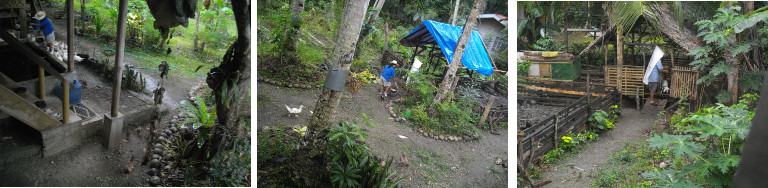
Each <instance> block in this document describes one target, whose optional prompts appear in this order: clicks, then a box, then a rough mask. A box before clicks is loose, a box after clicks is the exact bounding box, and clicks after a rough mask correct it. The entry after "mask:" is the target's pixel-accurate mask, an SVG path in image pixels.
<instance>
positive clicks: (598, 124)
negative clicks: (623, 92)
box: [589, 105, 619, 131]
mask: <svg viewBox="0 0 768 188" xmlns="http://www.w3.org/2000/svg"><path fill="white" fill-rule="evenodd" d="M614 106H616V105H614ZM612 109H618V107H616V108H612ZM618 119H619V116H618V114H617V111H616V110H612V111H611V113H608V112H605V111H603V110H597V111H595V113H592V115H591V116H590V117H589V126H590V127H591V128H592V129H595V130H598V131H606V130H611V129H613V127H614V124H613V123H614V122H615V121H616V120H618Z"/></svg>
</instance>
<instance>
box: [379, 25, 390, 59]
mask: <svg viewBox="0 0 768 188" xmlns="http://www.w3.org/2000/svg"><path fill="white" fill-rule="evenodd" d="M388 46H389V22H384V48H381V61H379V62H384V61H385V59H384V57H385V56H384V55H385V54H386V53H387V49H389V48H388Z"/></svg>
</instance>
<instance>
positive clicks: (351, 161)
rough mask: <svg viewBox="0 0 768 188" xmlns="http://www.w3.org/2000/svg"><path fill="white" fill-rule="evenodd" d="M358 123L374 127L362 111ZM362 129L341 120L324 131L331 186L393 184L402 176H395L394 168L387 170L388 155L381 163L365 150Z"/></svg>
mask: <svg viewBox="0 0 768 188" xmlns="http://www.w3.org/2000/svg"><path fill="white" fill-rule="evenodd" d="M361 124H363V125H367V126H374V127H375V125H374V124H373V123H371V122H370V121H369V119H368V117H367V116H366V115H365V114H363V122H362V123H361ZM365 132H366V130H365V129H363V128H362V127H361V126H359V124H357V122H352V123H349V122H346V121H342V122H341V123H340V124H336V125H334V127H333V128H331V130H330V132H329V133H328V135H327V139H328V148H327V150H326V156H327V157H326V159H329V160H327V162H328V163H329V164H331V169H330V173H331V175H330V177H331V182H332V183H333V186H334V187H395V186H397V184H399V183H400V182H402V181H403V180H404V178H399V179H395V175H396V174H397V171H394V172H391V173H390V172H389V169H390V167H391V164H392V158H390V159H389V160H388V161H387V162H386V163H387V164H386V165H385V166H383V167H382V166H379V163H378V162H376V160H375V159H374V158H373V157H372V156H371V154H369V152H370V150H371V149H370V148H369V147H368V144H367V143H366V142H365V139H366V138H368V135H367V134H365Z"/></svg>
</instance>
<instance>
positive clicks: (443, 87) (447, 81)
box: [432, 0, 485, 105]
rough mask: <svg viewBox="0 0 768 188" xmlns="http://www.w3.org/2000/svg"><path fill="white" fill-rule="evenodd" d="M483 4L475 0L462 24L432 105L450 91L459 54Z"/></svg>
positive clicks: (483, 0) (459, 62)
mask: <svg viewBox="0 0 768 188" xmlns="http://www.w3.org/2000/svg"><path fill="white" fill-rule="evenodd" d="M483 6H485V0H475V3H474V5H473V8H472V11H471V12H470V13H469V17H468V18H467V23H466V24H464V29H462V31H461V37H459V41H458V43H457V44H456V49H455V50H454V54H453V58H451V64H450V66H448V72H446V73H445V77H443V82H441V83H440V89H439V90H437V95H435V99H434V100H433V101H432V105H436V104H438V103H440V101H441V100H443V98H445V94H446V93H448V92H449V91H451V92H452V90H451V85H453V82H454V79H456V70H457V69H458V68H459V64H461V56H462V55H464V47H465V46H466V45H467V41H469V38H470V36H471V34H472V30H473V29H474V28H475V22H476V21H477V15H478V14H479V12H480V8H481V7H483Z"/></svg>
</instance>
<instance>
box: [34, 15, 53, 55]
mask: <svg viewBox="0 0 768 188" xmlns="http://www.w3.org/2000/svg"><path fill="white" fill-rule="evenodd" d="M34 18H35V20H34V21H33V22H32V23H31V24H30V25H32V26H34V29H35V30H42V32H43V36H45V43H46V44H47V45H48V52H53V43H54V42H55V41H56V36H54V34H53V31H54V30H53V23H51V20H50V19H48V17H46V16H45V12H44V11H37V13H36V14H35V17H34Z"/></svg>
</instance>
